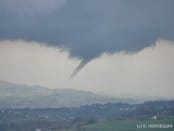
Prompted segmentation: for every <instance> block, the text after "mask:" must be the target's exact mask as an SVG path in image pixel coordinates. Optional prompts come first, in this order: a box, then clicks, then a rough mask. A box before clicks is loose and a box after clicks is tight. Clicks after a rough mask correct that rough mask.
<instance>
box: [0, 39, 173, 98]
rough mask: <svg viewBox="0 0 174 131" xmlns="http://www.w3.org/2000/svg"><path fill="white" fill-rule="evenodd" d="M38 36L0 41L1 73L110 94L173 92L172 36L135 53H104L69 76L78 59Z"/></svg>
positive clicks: (14, 78)
mask: <svg viewBox="0 0 174 131" xmlns="http://www.w3.org/2000/svg"><path fill="white" fill-rule="evenodd" d="M68 56H69V53H68V51H67V50H62V49H59V48H54V47H48V46H44V45H43V44H40V43H37V42H26V41H0V79H1V80H5V81H10V82H15V83H23V84H29V85H31V84H34V85H35V84H37V85H43V86H47V87H49V88H73V89H80V90H88V91H93V92H97V93H106V94H110V95H114V96H120V95H121V94H123V95H125V94H126V95H128V94H129V95H135V96H146V97H147V96H148V97H149V98H150V97H164V98H174V96H173V92H174V68H173V67H174V60H173V58H174V42H169V41H164V40H159V41H157V42H155V43H154V45H153V46H150V47H147V48H144V49H143V50H141V51H138V52H136V53H133V54H130V53H124V52H119V53H115V54H112V55H111V54H106V53H104V54H103V55H101V56H100V57H98V58H96V59H94V60H93V61H91V62H90V63H88V65H87V66H86V67H85V68H83V69H82V70H81V71H80V72H79V74H77V76H76V77H74V78H73V79H70V74H71V72H72V70H73V69H74V68H75V67H76V66H77V65H78V64H79V62H80V60H78V59H73V58H70V57H68Z"/></svg>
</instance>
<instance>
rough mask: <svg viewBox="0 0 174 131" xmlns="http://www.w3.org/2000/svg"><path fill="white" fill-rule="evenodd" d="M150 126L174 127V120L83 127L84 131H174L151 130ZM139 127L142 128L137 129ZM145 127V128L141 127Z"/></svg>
mask: <svg viewBox="0 0 174 131" xmlns="http://www.w3.org/2000/svg"><path fill="white" fill-rule="evenodd" d="M149 124H156V125H159V124H163V125H164V124H165V125H167V124H170V125H172V126H174V120H146V121H140V120H112V121H111V120H108V121H103V122H98V123H96V124H90V125H86V126H84V127H83V130H84V131H174V128H151V127H148V125H149ZM137 125H139V126H140V127H139V128H137ZM143 125H144V126H145V127H144V128H143V127H141V126H143Z"/></svg>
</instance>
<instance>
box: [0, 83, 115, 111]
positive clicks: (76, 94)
mask: <svg viewBox="0 0 174 131" xmlns="http://www.w3.org/2000/svg"><path fill="white" fill-rule="evenodd" d="M107 102H118V100H117V99H114V98H111V97H105V96H101V95H97V94H94V93H91V92H86V91H79V90H73V89H48V88H45V87H41V86H27V85H21V84H13V83H9V82H4V81H0V108H26V107H30V108H48V107H49V108H54V107H55V108H57V107H75V106H81V105H89V104H95V103H107Z"/></svg>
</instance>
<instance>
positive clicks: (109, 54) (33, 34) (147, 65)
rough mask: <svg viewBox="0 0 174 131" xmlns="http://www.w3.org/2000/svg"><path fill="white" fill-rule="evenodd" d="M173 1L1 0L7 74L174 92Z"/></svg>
mask: <svg viewBox="0 0 174 131" xmlns="http://www.w3.org/2000/svg"><path fill="white" fill-rule="evenodd" d="M173 5H174V1H173V0H153V1H152V0H144V1H140V0H131V1H130V0H49V1H48V0H25V1H24V0H0V64H1V65H0V79H1V80H7V81H12V82H17V83H18V82H19V83H26V84H39V85H45V86H48V87H49V88H76V89H81V90H91V91H95V92H102V93H103V92H105V93H108V94H122V93H123V94H135V95H141V94H143V95H146V96H147V95H149V96H165V97H173V96H172V93H173V90H174V89H173V88H174V84H173V81H174V80H173V79H174V76H173V72H174V69H173V67H174V66H173V61H172V58H173V57H174V56H173V52H174V51H173V45H174V13H173V12H174V8H173ZM80 63H81V64H80ZM78 65H79V66H78ZM79 70H80V72H79ZM73 71H74V74H75V75H76V76H75V77H74V78H73V79H71V78H70V76H71V74H72V72H73ZM77 72H79V73H77ZM74 74H73V75H74ZM150 90H151V91H150Z"/></svg>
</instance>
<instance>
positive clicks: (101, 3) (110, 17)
mask: <svg viewBox="0 0 174 131" xmlns="http://www.w3.org/2000/svg"><path fill="white" fill-rule="evenodd" d="M7 1H8V2H9V1H10V0H7ZM14 1H15V0H14ZM33 2H34V1H33ZM13 3H14V2H13ZM18 4H20V0H16V3H15V5H18ZM7 5H8V6H7ZM9 5H10V2H9V3H8V4H6V1H4V0H2V1H0V18H1V21H0V39H24V40H35V41H41V42H46V43H48V45H50V46H59V47H66V48H67V49H68V50H69V52H70V55H71V56H75V57H79V58H81V59H82V63H85V64H86V63H87V62H88V61H90V60H91V59H93V58H95V57H98V56H99V55H101V54H102V53H103V52H108V53H113V52H118V51H122V50H124V51H138V50H141V49H143V48H144V47H147V46H149V45H151V44H152V43H153V42H154V41H156V40H157V39H160V38H161V39H168V40H173V39H174V13H173V12H174V1H173V0H153V1H152V0H144V1H140V0H131V1H130V0H67V1H66V4H65V5H64V6H63V7H62V8H61V9H57V10H55V7H54V11H53V12H52V13H49V14H48V13H45V14H44V11H42V13H41V14H38V13H34V11H33V10H34V9H37V8H34V9H33V8H32V13H26V11H22V10H25V9H26V8H27V9H28V8H30V7H28V6H27V4H26V5H25V4H22V6H24V7H23V8H20V10H15V8H18V7H19V6H15V5H14V6H13V5H10V6H9ZM40 6H42V2H41V3H40V5H39V7H40ZM9 7H10V8H9ZM39 7H38V8H39ZM42 9H45V8H42ZM49 9H51V8H49ZM14 10H15V11H14ZM28 10H29V9H28ZM82 67H83V66H82Z"/></svg>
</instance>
